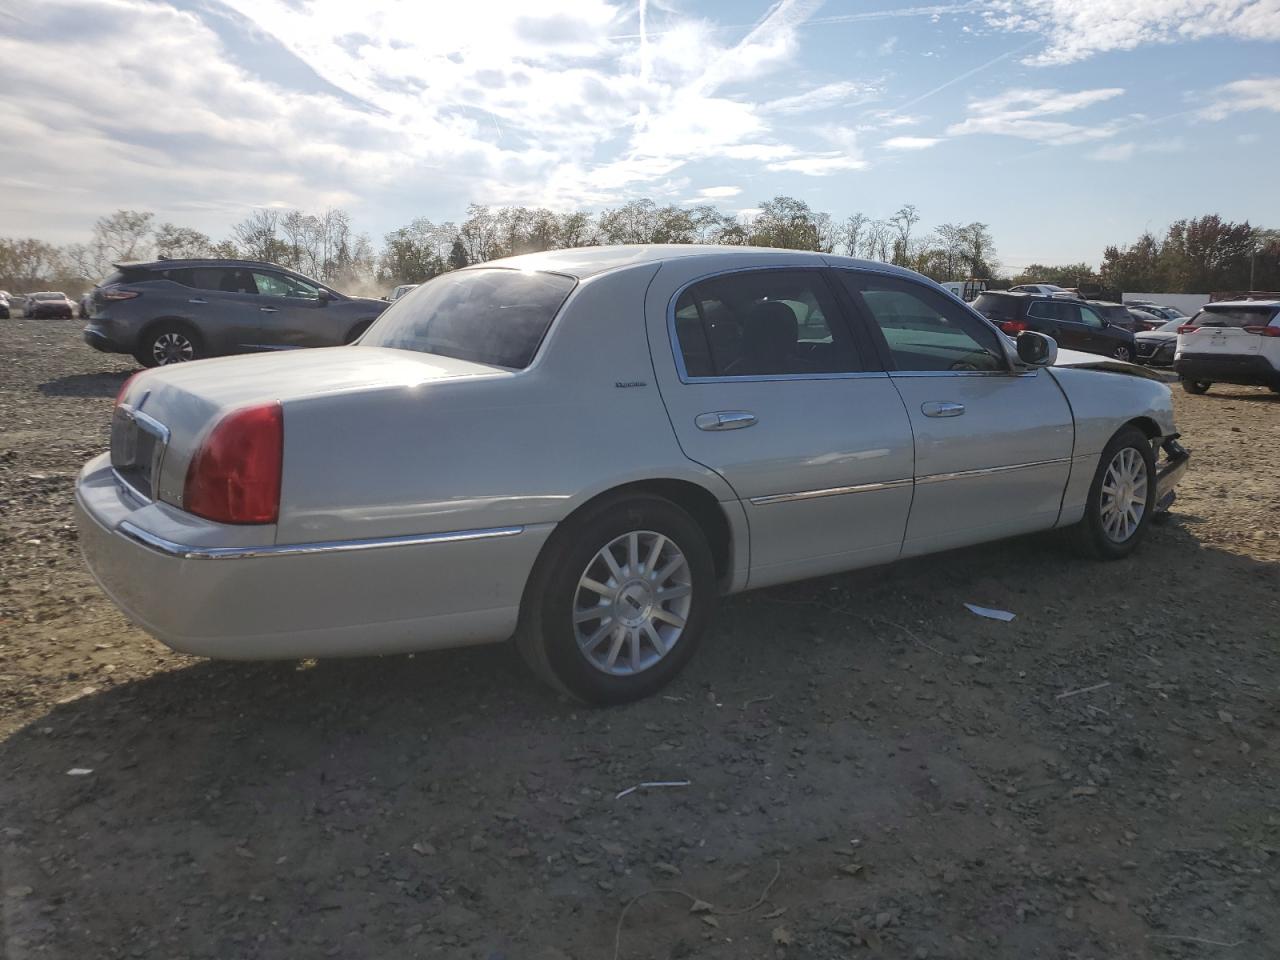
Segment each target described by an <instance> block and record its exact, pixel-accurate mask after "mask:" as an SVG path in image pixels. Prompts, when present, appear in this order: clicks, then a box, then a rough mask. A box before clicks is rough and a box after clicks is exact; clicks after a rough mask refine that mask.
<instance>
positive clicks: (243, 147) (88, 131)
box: [0, 0, 1280, 270]
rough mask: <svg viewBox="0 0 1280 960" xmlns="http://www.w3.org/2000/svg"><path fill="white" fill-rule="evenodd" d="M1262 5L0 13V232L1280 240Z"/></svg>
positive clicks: (686, 0) (70, 6) (794, 4)
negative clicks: (964, 227) (728, 228)
mask: <svg viewBox="0 0 1280 960" xmlns="http://www.w3.org/2000/svg"><path fill="white" fill-rule="evenodd" d="M1277 54H1280V0H1025V2H1016V0H966V2H959V3H946V2H941V3H932V4H930V3H921V2H912V0H906V2H897V3H894V2H891V0H866V2H847V0H846V2H836V0H829V2H826V3H823V2H820V0H781V2H774V3H770V2H763V0H759V2H753V0H629V2H625V3H624V2H618V3H613V2H606V0H537V2H528V0H492V2H485V0H470V2H458V0H447V2H441V0H407V2H398V0H359V2H351V0H0V130H3V134H0V236H36V237H39V238H41V239H44V240H48V241H51V242H56V243H66V242H73V241H83V240H85V239H87V237H88V233H89V230H90V227H91V225H92V222H93V220H94V218H96V217H98V216H100V215H102V214H104V213H108V212H110V211H112V210H114V209H117V208H135V209H146V210H153V211H155V212H156V214H157V218H158V219H159V220H170V221H173V222H175V223H178V224H180V225H184V226H192V227H196V228H198V229H200V230H203V231H205V232H207V233H209V234H211V235H212V236H214V237H215V238H221V237H224V236H226V235H227V234H228V233H229V231H230V227H231V225H232V224H234V223H235V222H237V221H238V220H241V219H243V218H244V217H245V216H246V215H248V214H249V213H251V212H252V210H253V209H254V208H258V207H276V208H294V207H298V208H303V209H306V210H319V209H323V208H324V207H327V206H340V207H343V208H345V209H347V210H348V211H349V212H350V213H351V214H352V216H353V219H354V221H355V226H356V227H357V228H358V229H360V230H364V231H367V232H368V233H370V234H371V235H372V236H373V237H374V238H375V240H377V239H380V238H381V236H382V235H383V234H385V233H386V232H388V231H390V230H393V229H395V228H396V227H399V226H401V225H403V224H405V223H407V222H408V221H410V220H412V219H413V218H415V217H428V218H430V219H432V220H435V221H437V222H438V221H441V220H461V219H462V218H463V217H464V216H465V210H466V206H467V204H468V203H471V202H476V203H486V204H495V205H499V204H509V203H515V204H527V205H538V206H548V207H551V208H553V209H556V210H568V209H592V210H595V209H599V208H601V207H605V206H614V205H618V204H621V203H624V202H626V201H627V200H630V199H634V198H636V197H651V198H653V199H654V200H655V201H657V202H658V203H660V204H666V203H675V204H689V205H692V204H697V203H706V202H711V203H714V204H716V205H717V206H718V207H720V208H721V209H722V210H725V211H728V212H733V213H740V214H741V215H742V216H744V217H750V216H751V215H752V212H753V210H755V209H756V208H757V207H758V205H759V204H760V203H761V202H762V201H764V200H767V199H769V198H770V197H773V196H775V195H778V194H786V195H789V196H794V197H798V198H800V199H802V200H805V201H807V202H808V203H809V204H811V205H812V206H813V207H814V208H816V209H821V210H826V211H828V212H829V213H831V214H832V215H833V216H834V217H836V218H837V219H842V218H844V217H846V216H848V215H849V214H852V213H855V212H862V213H865V214H867V215H868V216H871V217H888V216H890V215H891V214H892V213H893V212H894V211H895V210H897V209H898V208H899V207H900V206H901V205H902V204H904V203H913V204H915V205H916V206H917V207H918V209H919V211H920V214H921V216H922V217H923V225H924V226H931V225H935V224H937V223H941V222H957V221H959V222H970V221H974V220H978V221H982V222H985V223H987V224H989V225H990V227H991V229H992V232H993V234H994V236H995V239H996V244H997V251H998V254H999V257H1000V259H1001V261H1002V262H1003V263H1004V265H1005V266H1006V267H1007V268H1010V269H1013V270H1016V269H1019V268H1021V267H1022V266H1025V265H1026V264H1028V263H1032V262H1041V263H1063V262H1076V261H1081V260H1083V261H1086V262H1090V263H1095V264H1096V263H1097V262H1098V261H1099V260H1100V259H1101V256H1102V249H1103V247H1104V246H1106V245H1107V244H1110V243H1125V242H1130V241H1132V240H1133V239H1134V238H1136V237H1137V236H1138V235H1139V234H1140V233H1141V232H1142V231H1143V230H1147V229H1152V230H1156V231H1160V230H1163V228H1164V227H1166V226H1167V225H1168V224H1169V223H1170V222H1171V221H1173V220H1176V219H1179V218H1182V217H1190V216H1197V215H1200V214H1204V213H1219V214H1221V215H1223V216H1224V217H1227V218H1230V219H1233V220H1244V219H1248V220H1250V221H1251V222H1253V223H1255V224H1262V225H1269V226H1280V189H1277V184H1276V175H1275V170H1276V158H1277V156H1278V155H1280V57H1277Z"/></svg>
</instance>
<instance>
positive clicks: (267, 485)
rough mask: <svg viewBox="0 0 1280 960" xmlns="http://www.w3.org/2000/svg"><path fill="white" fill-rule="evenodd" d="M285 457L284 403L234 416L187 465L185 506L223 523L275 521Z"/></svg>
mask: <svg viewBox="0 0 1280 960" xmlns="http://www.w3.org/2000/svg"><path fill="white" fill-rule="evenodd" d="M283 460H284V416H283V415H282V413H281V410H280V404H279V403H268V404H263V405H262V406H260V407H249V408H248V409H245V410H237V411H236V412H235V413H232V414H228V415H227V416H225V417H223V418H222V419H221V420H219V421H218V423H217V424H216V425H215V426H214V428H213V430H212V431H211V432H210V433H209V436H207V437H206V438H205V441H204V443H202V444H201V445H200V449H199V450H197V451H196V455H195V456H194V457H193V458H192V460H191V465H190V466H189V467H187V482H186V486H185V488H184V490H183V494H182V506H183V509H185V510H186V511H187V512H188V513H194V514H195V515H196V516H198V517H204V518H205V519H206V520H216V521H217V522H218V523H275V522H276V520H277V519H278V518H279V516H280V474H281V466H282V463H283Z"/></svg>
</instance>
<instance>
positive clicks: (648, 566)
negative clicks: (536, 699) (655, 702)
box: [516, 494, 717, 704]
mask: <svg viewBox="0 0 1280 960" xmlns="http://www.w3.org/2000/svg"><path fill="white" fill-rule="evenodd" d="M716 599H717V588H716V575H715V566H714V563H713V561H712V557H711V550H710V547H709V546H708V545H707V539H706V536H705V535H704V534H703V532H702V529H701V528H700V527H699V526H698V524H697V523H696V522H695V521H694V520H693V518H692V517H690V516H689V514H688V513H686V512H685V511H684V510H682V509H681V508H680V507H678V506H676V505H675V504H674V503H671V502H670V501H669V500H665V499H663V498H661V497H656V496H652V495H648V494H633V495H626V496H622V497H618V498H608V499H606V500H604V501H601V502H600V503H598V504H595V505H593V506H591V507H589V508H588V509H587V511H586V512H585V513H583V514H582V515H580V516H578V517H574V518H571V519H570V520H568V521H566V522H565V523H564V524H562V525H561V527H560V528H559V529H557V530H556V532H555V534H553V536H552V539H551V540H550V541H549V542H548V544H547V547H546V549H545V550H544V551H543V555H542V556H541V557H540V558H539V560H538V563H537V565H536V566H535V568H534V571H533V574H532V576H531V577H530V580H529V585H528V587H527V588H526V590H525V598H524V603H523V605H522V609H521V622H520V628H519V630H518V631H517V634H516V643H517V646H518V648H519V649H520V652H521V654H522V655H523V657H524V658H525V660H526V662H528V664H529V665H530V666H531V667H532V668H533V670H534V672H535V673H537V674H538V675H539V676H540V677H541V678H542V679H544V680H546V681H547V682H549V683H550V684H551V685H552V686H554V687H556V688H557V689H559V690H561V691H563V692H565V693H567V694H569V695H570V696H572V697H574V698H576V699H578V700H582V701H585V702H587V703H594V704H615V703H625V702H627V701H630V700H636V699H639V698H641V697H647V696H649V695H650V694H652V693H654V692H655V691H657V690H658V689H660V688H661V687H662V686H663V685H664V684H666V683H667V682H668V681H670V680H671V679H672V678H673V677H674V676H675V675H676V674H677V673H679V672H680V670H681V669H682V668H683V667H684V665H685V664H686V663H688V661H689V658H690V657H691V656H692V655H693V653H694V650H695V649H696V647H697V645H698V643H699V641H700V640H701V639H702V635H703V634H704V633H705V631H706V628H707V624H708V623H709V621H710V619H711V615H712V613H713V611H714V609H715V604H716Z"/></svg>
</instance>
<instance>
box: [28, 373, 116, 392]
mask: <svg viewBox="0 0 1280 960" xmlns="http://www.w3.org/2000/svg"><path fill="white" fill-rule="evenodd" d="M134 372H135V371H132V370H127V371H119V372H111V373H74V374H70V375H69V376H65V377H58V378H57V379H56V380H46V381H45V382H44V383H41V384H39V385H38V386H37V387H36V389H37V390H39V391H40V392H41V393H43V394H44V395H45V396H46V397H107V398H114V397H115V395H116V394H118V393H119V392H120V387H121V386H123V385H124V382H125V381H126V380H128V379H129V377H131V376H132V375H133V374H134Z"/></svg>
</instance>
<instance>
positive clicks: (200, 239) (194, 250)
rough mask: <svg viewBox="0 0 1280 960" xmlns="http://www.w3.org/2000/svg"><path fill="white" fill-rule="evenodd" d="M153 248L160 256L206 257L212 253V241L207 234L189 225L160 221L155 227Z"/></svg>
mask: <svg viewBox="0 0 1280 960" xmlns="http://www.w3.org/2000/svg"><path fill="white" fill-rule="evenodd" d="M155 248H156V255H157V256H161V257H169V258H191V257H207V256H210V255H211V254H212V253H213V241H212V240H211V239H209V236H208V234H204V233H201V232H200V231H199V230H193V229H192V228H191V227H179V226H177V225H176V224H172V223H162V224H160V226H158V227H156V234H155Z"/></svg>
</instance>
